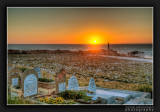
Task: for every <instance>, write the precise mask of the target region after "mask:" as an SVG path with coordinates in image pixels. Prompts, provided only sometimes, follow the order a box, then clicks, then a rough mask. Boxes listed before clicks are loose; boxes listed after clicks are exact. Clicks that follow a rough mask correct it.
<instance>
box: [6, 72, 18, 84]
mask: <svg viewBox="0 0 160 112" xmlns="http://www.w3.org/2000/svg"><path fill="white" fill-rule="evenodd" d="M8 84H9V85H12V86H18V85H20V82H19V75H18V73H14V74H13V73H12V74H11V75H10V76H9V77H8Z"/></svg>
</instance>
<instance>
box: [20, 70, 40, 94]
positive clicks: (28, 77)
mask: <svg viewBox="0 0 160 112" xmlns="http://www.w3.org/2000/svg"><path fill="white" fill-rule="evenodd" d="M37 79H38V74H37V72H36V71H35V70H34V69H30V70H26V71H25V72H24V73H23V75H22V79H21V81H22V82H21V86H22V91H23V92H24V97H29V96H33V95H37V94H38V80H37Z"/></svg>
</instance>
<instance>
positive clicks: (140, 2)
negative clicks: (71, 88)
mask: <svg viewBox="0 0 160 112" xmlns="http://www.w3.org/2000/svg"><path fill="white" fill-rule="evenodd" d="M7 7H153V10H154V20H153V22H154V25H153V30H154V32H153V35H154V40H153V41H154V42H153V43H154V45H153V46H154V105H153V106H149V107H154V112H158V110H160V107H159V105H160V103H159V101H160V100H159V99H160V94H158V93H159V91H160V89H159V87H158V85H160V81H159V79H160V74H159V73H160V69H159V67H160V63H159V62H160V58H159V55H158V54H160V50H158V48H159V45H160V31H159V32H158V30H159V29H160V1H158V0H23V1H22V0H3V1H2V0H1V1H0V15H1V16H0V35H1V36H0V76H1V78H0V86H1V87H0V111H1V112H22V111H23V112H28V111H30V112H36V111H38V112H44V111H48V112H51V111H52V112H53V111H56V112H61V111H62V112H75V111H76V112H82V111H83V112H89V111H93V112H97V111H100V112H127V111H125V107H128V106H120V105H113V106H112V105H106V106H104V105H102V106H101V105H97V106H96V105H93V106H92V105H90V106H88V105H87V106H84V105H83V106H81V105H77V106H73V105H71V106H65V105H63V106H50V105H49V106H38V105H36V106H34V105H31V106H28V105H26V106H18V105H16V106H7V105H6V104H7V101H6V98H7V93H6V81H7V79H6V74H7ZM131 107H145V108H147V106H145V105H144V106H131ZM130 112H131V111H130ZM132 112H133V111H132ZM141 112H143V111H141ZM148 112H149V111H148Z"/></svg>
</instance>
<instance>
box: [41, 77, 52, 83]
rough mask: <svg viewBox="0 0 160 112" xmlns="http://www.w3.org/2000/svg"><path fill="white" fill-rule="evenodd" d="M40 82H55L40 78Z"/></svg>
mask: <svg viewBox="0 0 160 112" xmlns="http://www.w3.org/2000/svg"><path fill="white" fill-rule="evenodd" d="M38 81H41V82H53V81H54V80H53V79H46V78H38Z"/></svg>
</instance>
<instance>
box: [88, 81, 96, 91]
mask: <svg viewBox="0 0 160 112" xmlns="http://www.w3.org/2000/svg"><path fill="white" fill-rule="evenodd" d="M88 91H89V92H91V93H96V84H95V81H94V79H93V78H91V79H90V81H89V86H88Z"/></svg>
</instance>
